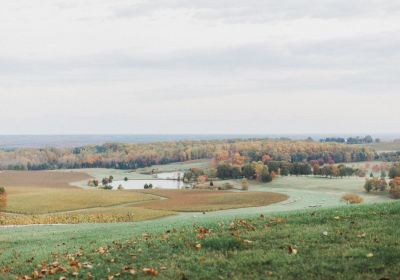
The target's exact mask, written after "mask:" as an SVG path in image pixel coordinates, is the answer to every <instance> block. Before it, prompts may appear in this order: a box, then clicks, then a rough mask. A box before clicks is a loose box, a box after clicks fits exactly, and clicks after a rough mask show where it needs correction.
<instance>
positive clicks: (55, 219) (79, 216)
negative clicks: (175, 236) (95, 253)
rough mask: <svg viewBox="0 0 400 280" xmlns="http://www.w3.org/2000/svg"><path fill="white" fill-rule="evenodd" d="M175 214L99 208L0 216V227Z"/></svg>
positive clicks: (171, 213) (150, 210) (131, 208)
mask: <svg viewBox="0 0 400 280" xmlns="http://www.w3.org/2000/svg"><path fill="white" fill-rule="evenodd" d="M173 214H175V213H174V212H170V211H163V210H153V209H144V208H139V207H132V206H115V207H100V208H92V209H84V210H77V211H71V212H64V213H53V214H41V215H15V214H0V225H2V226H7V225H32V224H81V223H121V222H137V221H142V220H150V219H155V218H161V217H165V216H169V215H173Z"/></svg>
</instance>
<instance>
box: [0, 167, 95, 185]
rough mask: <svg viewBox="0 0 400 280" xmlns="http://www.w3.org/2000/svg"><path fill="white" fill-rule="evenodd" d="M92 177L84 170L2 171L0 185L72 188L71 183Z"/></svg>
mask: <svg viewBox="0 0 400 280" xmlns="http://www.w3.org/2000/svg"><path fill="white" fill-rule="evenodd" d="M90 178H91V177H90V176H89V175H88V174H86V173H83V172H75V171H70V172H60V171H1V172H0V186H4V187H6V188H9V187H51V188H72V186H71V185H70V184H69V183H72V182H78V181H82V180H86V179H90Z"/></svg>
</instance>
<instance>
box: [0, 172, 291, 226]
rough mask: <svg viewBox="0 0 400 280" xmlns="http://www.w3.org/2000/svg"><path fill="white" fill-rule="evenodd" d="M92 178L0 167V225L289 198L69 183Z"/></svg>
mask: <svg viewBox="0 0 400 280" xmlns="http://www.w3.org/2000/svg"><path fill="white" fill-rule="evenodd" d="M89 178H91V177H90V176H89V175H87V174H85V173H81V172H75V171H74V172H62V171H6V172H0V186H5V188H6V190H7V196H8V197H7V205H6V207H5V208H4V207H3V209H1V210H0V211H3V214H1V213H0V225H13V224H60V223H61V224H62V223H99V222H133V221H140V220H146V219H154V218H158V217H163V216H167V215H173V214H175V213H176V212H193V211H217V210H224V209H233V208H244V207H255V206H265V205H269V204H272V203H276V202H280V201H283V200H286V199H287V196H285V195H282V194H276V193H267V192H230V191H210V190H160V189H155V190H147V191H144V190H143V191H129V190H123V191H110V190H102V189H95V188H90V189H81V188H78V187H73V186H70V185H69V184H70V183H71V182H76V181H82V180H86V179H89ZM160 197H163V198H165V199H160Z"/></svg>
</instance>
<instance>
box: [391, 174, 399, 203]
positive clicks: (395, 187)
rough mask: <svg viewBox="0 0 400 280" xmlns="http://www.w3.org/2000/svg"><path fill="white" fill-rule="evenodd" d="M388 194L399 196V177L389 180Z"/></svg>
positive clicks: (396, 197)
mask: <svg viewBox="0 0 400 280" xmlns="http://www.w3.org/2000/svg"><path fill="white" fill-rule="evenodd" d="M389 185H390V191H389V192H390V195H391V196H392V197H393V198H395V199H399V198H400V177H396V178H394V179H393V180H392V181H390V184H389Z"/></svg>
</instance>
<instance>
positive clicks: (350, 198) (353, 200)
mask: <svg viewBox="0 0 400 280" xmlns="http://www.w3.org/2000/svg"><path fill="white" fill-rule="evenodd" d="M342 200H343V201H346V202H347V203H350V204H359V203H362V202H363V201H364V199H363V198H362V197H361V196H359V195H356V194H354V193H347V194H345V195H343V196H342Z"/></svg>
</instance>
